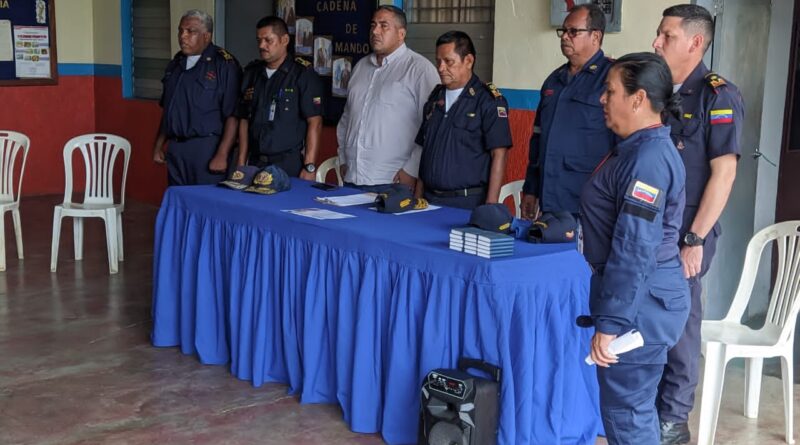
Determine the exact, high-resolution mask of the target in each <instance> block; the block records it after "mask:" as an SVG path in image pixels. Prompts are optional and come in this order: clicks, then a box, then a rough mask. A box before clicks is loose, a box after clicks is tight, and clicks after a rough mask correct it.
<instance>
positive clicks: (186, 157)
mask: <svg viewBox="0 0 800 445" xmlns="http://www.w3.org/2000/svg"><path fill="white" fill-rule="evenodd" d="M212 30H213V21H212V18H211V17H210V16H209V15H208V14H206V13H204V12H202V11H197V10H191V11H188V12H187V13H186V14H184V16H183V17H182V18H181V22H180V27H179V32H178V39H179V41H180V45H181V51H180V52H179V53H178V54H176V55H175V57H174V58H173V59H172V61H170V62H169V64H168V65H167V68H166V72H165V74H164V79H163V80H162V83H163V85H164V90H163V93H162V96H161V102H160V105H161V107H162V108H163V113H162V116H161V124H160V126H159V130H158V135H157V137H156V142H155V145H154V147H153V160H154V161H155V162H156V163H159V164H164V163H166V164H167V179H168V183H169V185H194V184H216V183H218V182H219V181H221V180H223V179H224V178H225V172H226V170H227V167H228V157H229V154H230V152H231V148H232V146H233V144H234V142H235V139H236V128H237V120H236V117H235V116H234V114H235V111H236V103H237V99H238V95H239V83H240V80H241V67H240V66H239V62H237V61H236V59H235V58H234V57H233V56H232V55H231V54H230V53H228V52H227V51H225V50H224V49H222V48H220V47H218V46H215V45H213V44H211V35H212ZM165 143H167V144H168V146H167V150H166V151H165V150H164V146H165Z"/></svg>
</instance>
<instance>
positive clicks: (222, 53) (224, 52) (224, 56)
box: [217, 48, 233, 61]
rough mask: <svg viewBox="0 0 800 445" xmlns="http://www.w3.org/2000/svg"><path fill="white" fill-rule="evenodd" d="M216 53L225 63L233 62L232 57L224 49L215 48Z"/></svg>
mask: <svg viewBox="0 0 800 445" xmlns="http://www.w3.org/2000/svg"><path fill="white" fill-rule="evenodd" d="M217 52H218V53H219V55H220V56H222V58H223V59H225V60H227V61H231V60H233V56H232V55H231V53H229V52H228V51H225V49H224V48H217Z"/></svg>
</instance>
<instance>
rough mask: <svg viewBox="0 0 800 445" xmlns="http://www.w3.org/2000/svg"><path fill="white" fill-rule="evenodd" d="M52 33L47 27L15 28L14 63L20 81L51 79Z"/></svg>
mask: <svg viewBox="0 0 800 445" xmlns="http://www.w3.org/2000/svg"><path fill="white" fill-rule="evenodd" d="M49 42H50V33H49V29H48V28H47V27H46V26H15V27H14V62H15V66H16V77H18V78H20V79H36V78H44V79H47V78H50V45H49Z"/></svg>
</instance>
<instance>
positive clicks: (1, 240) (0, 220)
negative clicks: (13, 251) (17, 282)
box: [0, 212, 6, 271]
mask: <svg viewBox="0 0 800 445" xmlns="http://www.w3.org/2000/svg"><path fill="white" fill-rule="evenodd" d="M4 270H6V212H0V271H4Z"/></svg>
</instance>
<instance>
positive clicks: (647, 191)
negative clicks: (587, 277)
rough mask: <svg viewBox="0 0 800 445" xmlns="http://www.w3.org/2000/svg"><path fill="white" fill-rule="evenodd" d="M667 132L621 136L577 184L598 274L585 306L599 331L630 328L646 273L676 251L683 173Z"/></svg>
mask: <svg viewBox="0 0 800 445" xmlns="http://www.w3.org/2000/svg"><path fill="white" fill-rule="evenodd" d="M669 133H670V128H669V127H664V126H662V127H658V128H648V129H643V130H639V131H637V132H636V133H634V134H632V135H630V136H628V138H626V139H624V140H623V141H621V142H620V143H619V144H618V145H617V146H616V147H615V148H614V149H613V151H612V152H611V153H610V154H609V156H608V158H607V159H606V160H605V162H603V163H602V164H601V165H600V166H599V167H598V168H597V171H596V172H595V173H594V174H593V175H592V176H591V178H590V180H589V182H587V183H586V185H585V186H584V188H583V193H582V195H581V223H582V225H583V254H584V256H585V257H586V261H588V262H589V264H590V265H591V266H592V269H593V270H594V271H595V274H596V275H597V276H599V277H602V280H601V281H597V280H594V279H593V280H592V289H591V298H590V304H589V305H590V308H591V311H592V316H593V317H594V319H595V327H596V328H597V329H598V330H599V331H600V332H603V333H606V334H621V333H623V332H624V330H625V329H629V328H630V326H636V323H635V321H636V318H637V311H638V302H639V301H638V300H639V299H640V298H639V297H640V296H641V294H642V293H643V292H648V288H647V286H646V281H647V279H648V277H649V276H650V275H651V274H652V273H653V272H654V271H655V270H656V268H657V267H658V266H659V264H662V263H666V262H668V261H673V262H674V261H675V260H676V259H677V258H678V257H679V251H678V230H679V229H680V226H681V220H682V218H683V207H684V203H685V194H684V193H685V192H684V187H685V186H684V184H685V181H686V172H685V170H684V167H683V162H681V158H680V156H679V155H678V152H677V150H676V149H675V146H674V145H673V144H672V141H671V140H670V137H669ZM677 264H680V263H679V262H678V263H677ZM679 278H680V279H682V277H679ZM596 282H598V283H601V284H600V285H599V286H598V287H599V288H596V286H595V284H596ZM676 287H677V286H676Z"/></svg>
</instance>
